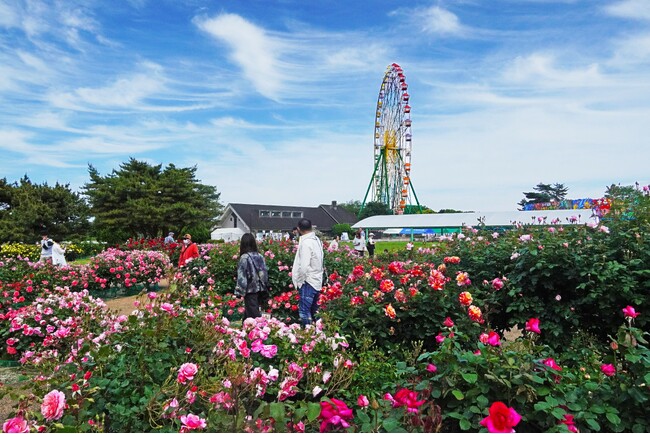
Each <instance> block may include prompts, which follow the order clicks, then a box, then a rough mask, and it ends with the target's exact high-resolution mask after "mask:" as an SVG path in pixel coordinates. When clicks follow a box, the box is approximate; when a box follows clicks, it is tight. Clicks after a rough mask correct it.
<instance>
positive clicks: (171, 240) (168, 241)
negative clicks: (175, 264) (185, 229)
mask: <svg viewBox="0 0 650 434" xmlns="http://www.w3.org/2000/svg"><path fill="white" fill-rule="evenodd" d="M175 242H176V240H174V233H173V232H170V233H168V234H167V236H166V237H165V244H174V243H175Z"/></svg>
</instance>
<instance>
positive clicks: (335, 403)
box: [318, 398, 354, 432]
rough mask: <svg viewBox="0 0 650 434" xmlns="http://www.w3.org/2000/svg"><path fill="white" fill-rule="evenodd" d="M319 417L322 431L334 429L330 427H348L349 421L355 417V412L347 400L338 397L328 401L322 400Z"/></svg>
mask: <svg viewBox="0 0 650 434" xmlns="http://www.w3.org/2000/svg"><path fill="white" fill-rule="evenodd" d="M318 419H320V420H321V424H320V431H321V432H328V431H332V429H330V428H338V427H341V428H348V427H349V426H350V424H349V423H348V421H351V420H352V419H354V413H353V412H352V410H351V409H350V408H348V406H347V405H346V404H345V402H343V401H341V400H338V399H336V398H330V400H329V402H328V401H321V403H320V414H319V415H318Z"/></svg>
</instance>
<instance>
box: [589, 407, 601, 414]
mask: <svg viewBox="0 0 650 434" xmlns="http://www.w3.org/2000/svg"><path fill="white" fill-rule="evenodd" d="M589 410H591V411H592V412H594V413H596V414H603V413H605V409H604V408H603V407H602V406H600V405H592V406H591V407H589Z"/></svg>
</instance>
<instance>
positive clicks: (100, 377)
mask: <svg viewBox="0 0 650 434" xmlns="http://www.w3.org/2000/svg"><path fill="white" fill-rule="evenodd" d="M649 223H650V198H649V197H648V195H647V194H646V195H641V196H640V197H638V198H637V200H635V201H634V202H633V203H627V204H625V209H624V212H622V211H621V212H618V213H617V212H615V210H614V211H613V212H612V213H611V214H610V215H609V217H608V218H606V219H603V220H602V222H601V223H600V224H599V225H597V226H595V225H592V226H587V225H580V224H575V225H565V226H560V225H546V226H533V225H531V226H523V227H520V228H517V229H515V230H510V231H505V232H492V231H486V230H483V229H482V228H481V227H478V226H477V227H473V228H470V227H468V228H465V229H464V231H463V233H462V234H459V235H458V236H453V237H452V236H449V237H443V239H441V240H438V241H436V242H429V243H426V244H425V243H416V245H412V244H410V243H409V244H408V245H406V246H405V247H404V248H401V249H398V250H395V251H391V252H388V253H382V254H379V255H378V256H377V257H375V258H374V259H368V258H357V257H355V255H354V254H353V253H352V252H351V251H350V250H349V248H348V247H343V248H340V249H338V250H331V251H327V252H326V255H325V265H326V267H327V269H328V270H329V273H330V279H329V284H328V285H327V287H326V288H325V289H324V291H323V294H322V296H321V301H320V303H321V310H320V316H321V319H320V320H319V321H318V323H317V324H316V325H315V326H309V327H307V328H301V327H300V326H299V324H298V312H297V302H298V300H297V292H296V291H295V290H294V288H292V286H291V276H290V271H291V264H292V261H293V256H294V252H295V248H296V245H295V244H294V243H293V242H291V241H282V242H270V241H268V242H265V243H263V244H261V245H260V249H261V252H263V253H264V256H265V259H266V262H267V266H268V268H269V274H270V280H271V286H272V298H271V299H270V300H269V302H268V305H267V306H265V307H264V310H265V311H266V314H265V315H264V317H262V318H259V319H257V320H252V319H249V320H247V321H245V322H244V323H243V324H242V322H241V316H240V315H241V311H242V310H243V303H242V301H241V300H240V299H238V298H236V297H234V296H233V295H232V291H233V287H234V281H233V279H234V275H235V269H236V264H237V255H238V245H235V244H230V243H221V244H204V245H201V257H200V258H199V259H198V260H195V261H193V262H192V263H191V264H190V265H189V266H188V267H184V268H183V269H181V270H178V269H175V268H172V267H171V264H172V263H173V259H174V255H177V252H176V251H175V250H174V249H173V248H170V249H163V248H162V245H161V244H160V243H158V242H155V241H144V240H143V241H139V242H132V243H130V244H128V245H122V246H118V247H117V248H109V249H106V250H104V251H102V252H98V253H96V254H94V256H92V257H91V259H90V260H89V261H86V262H85V263H83V264H75V263H72V264H71V265H69V266H68V267H64V268H56V267H53V266H51V265H44V264H40V263H37V262H33V260H34V259H35V258H33V257H32V258H31V259H30V258H28V257H26V256H25V253H16V254H11V253H10V252H9V253H7V252H5V253H4V256H3V257H2V259H1V260H0V336H1V337H2V344H3V356H2V359H4V360H5V361H14V362H17V364H19V367H17V368H15V369H16V370H17V371H19V372H20V377H19V380H20V381H15V382H12V383H11V384H4V385H3V387H2V394H3V396H5V397H7V399H11V400H12V402H14V403H15V408H14V409H13V411H12V412H11V414H9V415H6V419H5V420H3V421H2V423H4V425H3V428H4V430H5V431H10V432H11V431H13V432H28V431H33V432H35V431H39V432H42V431H70V430H76V431H84V432H87V431H109V432H130V431H131V432H133V431H135V432H144V431H146V432H148V431H162V432H175V431H176V432H177V431H183V432H189V431H197V432H202V431H206V432H214V431H229V432H318V431H322V432H325V431H326V432H332V431H341V432H378V431H387V432H432V431H454V432H458V431H474V432H475V431H491V432H498V431H503V432H510V431H512V430H513V429H514V430H516V431H520V432H531V431H537V432H539V431H545V432H547V431H550V432H567V431H570V432H578V431H580V432H598V431H605V432H624V431H628V432H629V431H633V432H647V431H648V430H650V416H648V414H647V406H648V399H649V398H650V349H649V347H648V342H647V339H648V325H649V323H648V317H649V314H650V301H649V299H648V297H647V294H648V290H649V289H650V226H649ZM327 247H328V243H327V242H325V248H327ZM169 276H171V277H170V281H171V284H170V286H169V288H168V289H165V290H158V287H157V285H156V283H157V282H159V280H160V279H162V278H167V277H169ZM111 291H113V292H115V291H123V292H131V293H137V292H140V293H141V294H142V297H140V299H139V300H140V301H139V302H137V303H136V304H135V305H134V306H133V313H132V314H130V315H117V314H116V313H115V312H113V311H111V310H110V309H108V308H107V307H106V304H105V302H104V301H103V299H102V295H103V294H109V293H110V292H111Z"/></svg>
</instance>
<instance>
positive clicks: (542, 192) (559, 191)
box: [517, 182, 569, 208]
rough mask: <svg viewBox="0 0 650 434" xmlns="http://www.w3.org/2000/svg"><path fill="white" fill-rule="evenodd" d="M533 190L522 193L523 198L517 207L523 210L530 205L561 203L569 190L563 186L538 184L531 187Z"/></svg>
mask: <svg viewBox="0 0 650 434" xmlns="http://www.w3.org/2000/svg"><path fill="white" fill-rule="evenodd" d="M533 190H534V191H529V192H524V196H525V198H524V199H522V200H521V201H519V203H518V204H517V205H519V206H520V207H522V208H523V207H524V206H526V205H528V204H531V203H547V202H551V201H555V202H561V201H563V200H564V199H565V198H566V194H567V192H568V191H569V188H568V187H565V186H564V184H558V183H555V184H544V183H542V182H540V183H539V184H537V185H536V186H535V187H533Z"/></svg>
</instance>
